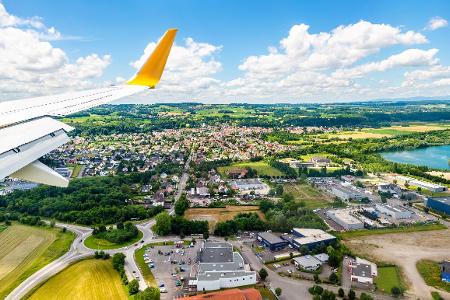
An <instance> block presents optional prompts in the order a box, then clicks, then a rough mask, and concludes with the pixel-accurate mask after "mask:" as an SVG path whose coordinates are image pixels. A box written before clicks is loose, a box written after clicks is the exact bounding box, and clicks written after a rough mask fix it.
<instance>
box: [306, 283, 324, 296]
mask: <svg viewBox="0 0 450 300" xmlns="http://www.w3.org/2000/svg"><path fill="white" fill-rule="evenodd" d="M308 292H309V293H310V294H311V295H322V293H323V287H321V286H320V285H314V286H312V287H310V288H309V289H308Z"/></svg>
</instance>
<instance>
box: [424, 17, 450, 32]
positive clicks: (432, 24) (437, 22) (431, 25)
mask: <svg viewBox="0 0 450 300" xmlns="http://www.w3.org/2000/svg"><path fill="white" fill-rule="evenodd" d="M447 26H448V22H447V20H446V19H443V18H441V17H433V18H431V19H430V21H428V24H427V26H426V27H425V29H427V30H431V31H433V30H436V29H439V28H442V27H447Z"/></svg>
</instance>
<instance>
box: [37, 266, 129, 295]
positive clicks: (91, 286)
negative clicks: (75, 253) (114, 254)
mask: <svg viewBox="0 0 450 300" xmlns="http://www.w3.org/2000/svg"><path fill="white" fill-rule="evenodd" d="M28 299H32V300H51V299H65V300H70V299H90V300H94V299H124V300H126V299H128V296H127V294H126V292H125V288H124V287H123V285H122V282H121V280H120V277H119V273H118V272H117V271H116V270H114V269H113V267H112V263H111V260H101V259H88V260H83V261H81V262H78V263H76V264H73V265H71V266H69V267H68V268H66V269H64V270H63V271H61V272H60V273H58V274H56V275H55V276H53V277H52V278H50V279H49V280H48V281H47V282H45V283H44V284H43V285H42V286H40V287H39V288H38V289H37V290H36V291H35V292H34V293H33V294H32V295H31V296H30V297H29V298H28Z"/></svg>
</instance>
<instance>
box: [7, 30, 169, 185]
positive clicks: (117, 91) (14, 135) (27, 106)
mask: <svg viewBox="0 0 450 300" xmlns="http://www.w3.org/2000/svg"><path fill="white" fill-rule="evenodd" d="M176 32H177V30H176V29H169V30H168V31H167V32H166V33H165V34H164V36H163V37H162V38H161V39H160V41H159V42H158V45H157V46H156V48H155V49H154V51H153V52H152V54H151V55H150V56H149V58H148V59H147V60H146V62H145V63H144V65H143V66H142V67H141V69H140V70H139V71H138V72H137V73H136V74H135V75H134V76H133V77H132V79H130V80H129V81H128V83H127V84H124V85H119V86H111V87H106V88H100V89H94V90H88V91H81V92H73V93H66V94H60V95H55V96H44V97H37V98H30V99H23V100H16V101H7V102H3V103H0V180H2V179H4V178H5V177H7V176H12V177H16V178H20V179H25V180H29V181H33V182H38V183H44V184H49V185H55V186H62V187H66V186H67V185H68V183H69V182H68V180H67V179H66V178H64V177H62V176H61V175H59V174H58V173H56V172H55V171H54V170H52V169H51V168H49V167H47V166H45V165H44V164H42V163H40V162H39V161H38V159H39V158H40V157H42V156H43V155H45V154H47V153H48V152H50V151H52V150H54V149H56V148H58V147H59V146H61V145H63V144H64V143H66V142H67V141H68V140H69V137H68V135H67V133H68V132H69V131H71V130H72V129H73V128H72V127H70V126H68V125H66V124H64V123H62V122H60V121H57V120H54V119H52V118H50V116H65V115H68V114H72V113H75V112H79V111H82V110H85V109H89V108H92V107H95V106H98V105H101V104H105V103H108V102H112V101H115V100H118V99H121V98H123V97H127V96H131V95H133V94H136V93H138V92H141V91H143V90H146V89H148V88H154V87H155V86H156V84H157V83H158V82H159V81H160V79H161V76H162V73H163V71H164V67H165V64H166V62H167V58H168V56H169V53H170V50H171V47H172V44H173V42H174V39H175V35H176Z"/></svg>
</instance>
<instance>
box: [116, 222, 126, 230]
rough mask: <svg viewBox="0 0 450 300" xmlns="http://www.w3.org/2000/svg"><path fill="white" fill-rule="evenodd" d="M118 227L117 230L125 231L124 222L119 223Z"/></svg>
mask: <svg viewBox="0 0 450 300" xmlns="http://www.w3.org/2000/svg"><path fill="white" fill-rule="evenodd" d="M116 227H117V229H123V228H124V226H123V222H118V223H117V224H116Z"/></svg>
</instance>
